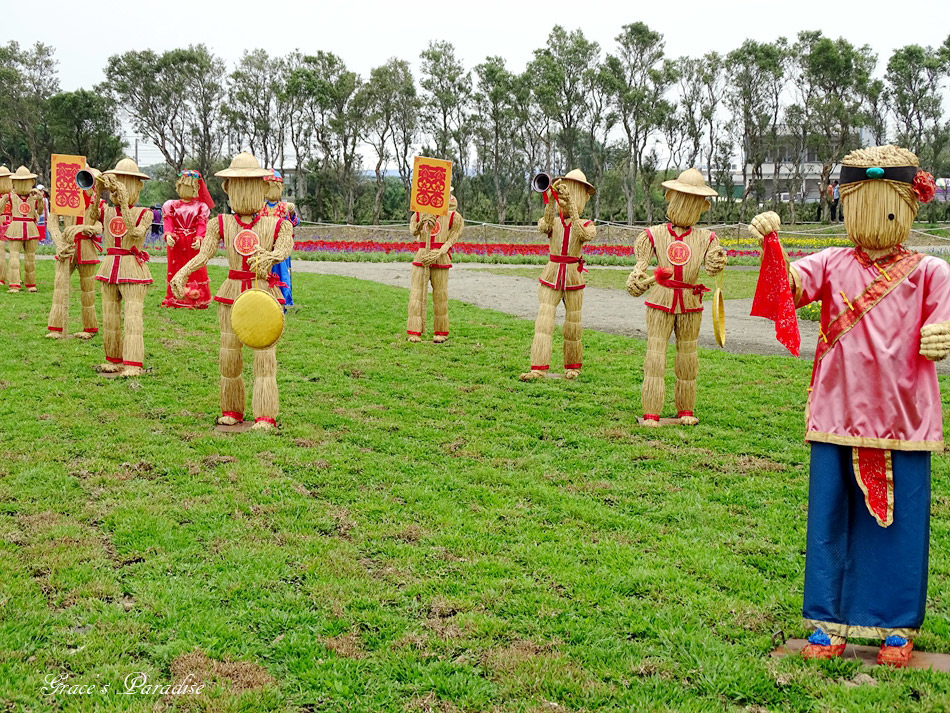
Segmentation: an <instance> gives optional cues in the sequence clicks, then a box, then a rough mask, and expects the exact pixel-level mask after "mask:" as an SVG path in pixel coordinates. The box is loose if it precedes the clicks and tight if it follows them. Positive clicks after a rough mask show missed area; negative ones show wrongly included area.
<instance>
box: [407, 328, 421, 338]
mask: <svg viewBox="0 0 950 713" xmlns="http://www.w3.org/2000/svg"><path fill="white" fill-rule="evenodd" d="M406 334H411V335H412V336H414V337H421V336H422V332H410V331H409V330H408V329H407V330H406Z"/></svg>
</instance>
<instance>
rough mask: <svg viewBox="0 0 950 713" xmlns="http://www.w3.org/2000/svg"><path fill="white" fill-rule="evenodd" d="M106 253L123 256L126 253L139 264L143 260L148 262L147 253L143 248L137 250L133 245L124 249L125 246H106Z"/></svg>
mask: <svg viewBox="0 0 950 713" xmlns="http://www.w3.org/2000/svg"><path fill="white" fill-rule="evenodd" d="M106 255H114V256H117V257H125V256H126V255H131V256H132V257H134V258H135V261H136V262H137V263H138V264H139V265H141V264H142V263H144V262H148V253H147V252H145V251H144V250H139V249H138V248H137V247H135V246H134V245H133V246H132V247H131V248H130V249H129V250H126V249H125V248H108V249H107V250H106Z"/></svg>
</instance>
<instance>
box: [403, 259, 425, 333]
mask: <svg viewBox="0 0 950 713" xmlns="http://www.w3.org/2000/svg"><path fill="white" fill-rule="evenodd" d="M428 272H429V270H428V269H427V268H424V267H419V266H418V265H413V266H412V272H410V273H409V320H408V321H407V322H406V334H408V335H409V341H410V342H418V341H421V338H422V333H423V332H424V331H425V327H426V297H427V296H428V292H429V276H428V274H427V273H428Z"/></svg>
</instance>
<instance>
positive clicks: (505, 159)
mask: <svg viewBox="0 0 950 713" xmlns="http://www.w3.org/2000/svg"><path fill="white" fill-rule="evenodd" d="M475 76H476V77H477V78H478V80H477V87H476V93H475V101H476V103H477V105H478V107H479V111H478V113H477V117H478V120H477V124H476V130H475V136H476V146H477V149H478V156H479V160H480V161H481V167H482V170H483V172H484V173H486V174H488V177H489V180H490V181H491V186H492V193H493V198H494V204H495V215H496V217H497V219H498V222H499V223H504V222H505V220H506V218H507V212H508V197H509V195H510V194H511V191H512V189H513V187H514V186H515V185H518V184H519V183H522V182H523V178H524V175H525V166H524V159H523V152H522V151H521V148H520V145H519V142H518V127H519V125H520V123H521V120H520V116H519V112H520V109H521V107H522V106H523V104H524V101H523V97H521V98H519V94H521V93H523V92H524V87H523V86H522V85H520V83H519V82H518V79H517V77H516V76H515V75H514V74H512V73H511V72H509V71H508V69H507V68H506V67H505V60H504V59H503V58H501V57H488V58H486V60H485V61H484V62H483V63H482V64H480V65H478V66H477V67H475Z"/></svg>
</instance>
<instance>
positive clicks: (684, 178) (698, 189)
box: [660, 168, 719, 196]
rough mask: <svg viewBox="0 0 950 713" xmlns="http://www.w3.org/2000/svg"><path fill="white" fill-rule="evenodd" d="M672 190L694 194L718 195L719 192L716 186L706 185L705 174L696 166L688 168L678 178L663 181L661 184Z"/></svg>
mask: <svg viewBox="0 0 950 713" xmlns="http://www.w3.org/2000/svg"><path fill="white" fill-rule="evenodd" d="M660 185H661V186H663V187H664V188H669V189H670V190H671V191H679V192H680V193H690V194H692V195H694V196H718V195H719V192H718V191H717V190H716V189H715V188H710V187H709V186H707V185H706V181H705V179H703V174H701V173H700V172H699V170H698V169H695V168H687V169H686V170H685V171H683V172H682V173H681V174H680V175H679V176H678V177H677V178H676V179H674V180H672V181H663V183H661V184H660Z"/></svg>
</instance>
